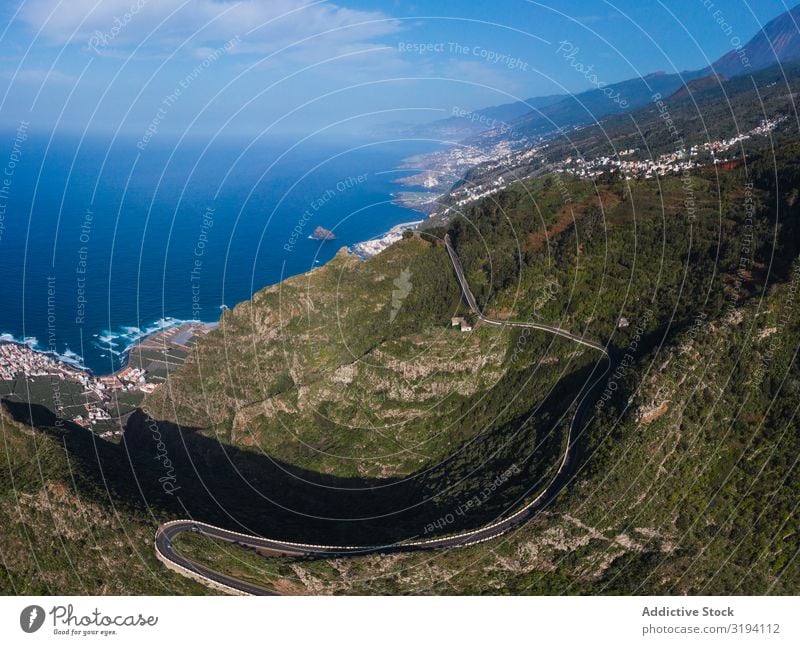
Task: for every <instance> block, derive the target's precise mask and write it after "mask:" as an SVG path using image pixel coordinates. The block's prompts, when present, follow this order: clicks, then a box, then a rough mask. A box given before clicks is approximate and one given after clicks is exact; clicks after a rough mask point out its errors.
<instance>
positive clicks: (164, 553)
mask: <svg viewBox="0 0 800 645" xmlns="http://www.w3.org/2000/svg"><path fill="white" fill-rule="evenodd" d="M444 242H445V246H446V248H447V252H448V254H449V255H450V261H451V262H452V264H453V269H454V271H455V274H456V278H457V279H458V282H459V285H460V286H461V292H462V295H463V297H464V301H465V302H466V303H467V306H468V307H469V308H470V310H471V311H472V313H473V314H474V315H475V316H476V317H477V318H478V319H479V320H480V321H482V322H483V323H484V324H488V325H493V326H498V327H527V328H530V329H538V330H541V331H544V332H547V333H550V334H554V335H556V336H561V337H563V338H567V339H569V340H572V341H574V342H576V343H579V344H581V345H584V346H586V347H590V348H592V349H595V350H597V351H599V352H600V353H601V354H602V356H603V359H604V360H605V362H606V368H605V370H603V372H602V373H601V374H599V375H598V377H597V378H596V379H595V380H594V381H592V383H591V384H589V385H587V386H584V388H583V390H582V391H581V393H580V394H579V396H580V400H579V401H578V405H577V406H576V408H575V414H574V415H573V417H572V420H571V422H570V424H569V429H568V434H567V443H566V449H565V450H564V455H563V457H562V459H561V463H560V464H559V468H558V470H557V471H556V473H555V475H554V476H553V478H552V479H551V481H550V483H549V484H548V485H547V486H546V487H545V488H544V490H543V491H542V492H540V493H539V494H538V495H537V496H536V497H535V498H534V499H532V500H530V501H528V502H526V503H525V504H524V505H523V506H522V507H521V508H519V509H518V510H517V511H515V512H514V513H513V514H511V515H509V516H508V517H505V518H502V519H500V520H498V521H496V522H493V523H491V524H487V525H486V526H483V527H481V528H478V529H474V530H472V531H463V532H461V533H456V534H454V535H447V536H444V537H438V538H431V539H428V540H410V541H405V542H402V543H399V544H388V545H375V546H329V545H320V544H301V543H296V542H285V541H282V540H272V539H269V538H263V537H258V536H255V535H246V534H244V533H237V532H235V531H228V530H226V529H222V528H219V527H216V526H212V525H210V524H205V523H203V522H196V521H192V520H176V521H173V522H167V523H165V524H162V525H161V526H159V527H158V530H157V531H156V539H155V548H156V551H157V553H158V555H159V557H160V558H162V559H164V560H167V561H169V563H171V564H172V565H173V566H174V567H176V568H177V570H178V571H179V572H180V573H183V574H184V575H189V576H191V577H200V578H201V579H203V580H204V581H207V582H211V583H215V584H216V585H222V587H223V588H225V589H227V590H230V591H232V592H236V593H243V594H248V595H277V594H275V592H273V591H269V590H267V589H263V588H262V587H259V586H257V585H254V584H251V583H249V582H247V581H244V580H239V579H237V578H233V577H230V576H226V575H223V574H221V573H218V572H216V571H214V570H213V569H209V568H208V567H204V566H203V565H201V564H198V563H197V562H194V561H193V560H190V559H189V558H187V557H185V556H183V555H181V554H180V553H178V552H177V551H176V550H175V548H174V546H173V542H174V539H175V537H176V536H177V535H179V534H180V533H184V532H190V531H193V532H196V533H200V534H203V535H207V536H209V537H213V538H216V539H219V540H223V541H225V542H229V543H233V544H238V545H240V546H244V547H249V548H252V549H257V550H258V551H259V552H260V553H262V554H264V555H272V556H306V557H308V556H310V557H320V558H322V557H333V556H342V555H347V556H356V555H365V554H368V553H397V552H408V551H422V550H430V549H442V548H448V547H459V546H467V545H470V544H477V543H479V542H485V541H486V540H491V539H493V538H496V537H498V536H500V535H502V534H503V533H506V532H507V531H509V530H511V529H512V528H514V527H516V526H519V525H520V524H523V523H525V522H527V521H528V520H529V519H531V517H533V516H534V515H535V514H536V512H537V511H539V510H540V509H541V508H542V507H544V506H546V505H547V504H548V503H549V502H550V501H551V500H552V499H553V498H554V497H555V496H556V495H557V494H558V493H559V492H560V491H561V490H562V488H563V487H564V485H565V484H566V483H567V482H568V481H569V479H570V477H571V466H572V465H573V463H574V458H575V450H574V449H573V448H574V443H575V439H576V437H577V436H578V435H579V430H580V427H581V423H582V421H583V418H584V416H585V414H586V411H587V410H588V409H589V407H590V406H591V404H592V401H593V397H592V396H591V394H592V393H593V392H594V391H595V390H596V389H597V386H598V385H599V384H600V383H601V382H602V380H603V378H604V377H605V375H606V374H607V373H608V372H609V370H610V369H611V358H610V356H609V353H608V350H607V349H606V348H605V347H604V346H603V345H601V344H600V343H597V342H595V341H592V340H589V339H587V338H584V337H583V336H579V335H577V334H573V333H572V332H570V331H568V330H566V329H561V328H560V327H554V326H552V325H543V324H539V323H533V322H513V321H500V320H493V319H491V318H487V317H486V316H484V315H483V312H481V310H480V309H479V307H478V305H477V302H476V301H475V297H474V296H473V294H472V291H471V290H470V288H469V285H468V284H467V280H466V278H465V277H464V270H463V268H462V266H461V262H460V260H459V259H458V255H456V252H455V250H454V249H453V247H452V244H451V243H450V237H449V236H447V235H446V236H445V240H444ZM598 365H599V362H598Z"/></svg>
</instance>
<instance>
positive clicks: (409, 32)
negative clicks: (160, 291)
mask: <svg viewBox="0 0 800 645" xmlns="http://www.w3.org/2000/svg"><path fill="white" fill-rule="evenodd" d="M791 6H792V3H791V2H784V1H783V0H748V1H744V0H715V1H714V2H712V1H711V0H664V1H660V0H648V1H647V2H641V1H640V0H615V1H614V2H611V1H604V0H568V1H567V0H544V1H542V2H533V1H529V0H491V1H487V0H470V1H468V2H467V1H464V0H441V1H426V2H421V1H416V2H403V1H399V0H386V1H383V2H381V1H377V0H341V1H339V2H316V1H313V0H241V1H239V2H234V1H229V0H23V1H22V2H16V0H3V2H2V3H0V40H1V41H2V43H1V45H0V59H2V66H1V67H0V70H1V71H0V128H2V129H12V130H13V129H15V128H17V127H18V126H19V124H20V123H22V122H26V123H28V124H29V125H28V127H29V129H30V131H32V132H42V133H47V134H52V133H77V134H79V135H90V134H92V133H115V134H124V135H126V136H132V137H135V138H136V139H137V142H138V144H139V146H140V149H146V147H147V146H149V145H150V143H151V142H152V141H153V140H155V139H157V138H158V137H165V136H184V135H185V136H190V135H195V134H197V135H204V136H205V135H208V134H209V133H211V134H215V135H217V136H224V135H230V136H239V135H244V136H254V135H263V136H269V135H274V136H281V135H284V134H287V133H289V134H292V135H293V136H297V135H300V136H306V135H309V134H315V133H316V134H318V135H322V136H324V135H326V134H331V135H335V134H339V133H352V134H359V133H361V134H365V133H368V132H374V131H375V130H376V129H377V130H380V127H381V124H384V123H394V122H425V121H431V120H435V119H437V118H443V117H447V116H450V114H452V113H453V111H454V110H455V109H462V110H464V109H466V110H474V109H478V108H481V107H485V106H489V105H496V104H502V103H508V102H511V101H514V100H521V99H526V98H529V97H533V96H539V95H546V94H554V93H565V92H577V91H581V90H585V89H590V88H591V84H590V81H589V80H587V77H586V74H582V73H578V72H577V71H576V70H575V66H574V63H575V62H576V61H577V62H579V63H581V65H583V66H584V67H586V66H588V65H592V66H593V67H592V70H593V73H594V74H595V77H594V78H595V80H596V81H601V82H603V83H613V82H616V81H621V80H625V79H628V78H632V77H635V76H639V75H645V74H648V73H652V72H655V71H659V70H663V71H666V72H678V71H683V70H690V69H698V68H701V67H704V66H706V65H708V64H709V63H710V62H712V61H714V60H715V59H716V58H718V57H719V56H721V55H722V54H724V53H725V52H727V51H728V50H730V49H732V48H733V47H734V46H735V45H736V44H737V43H739V42H740V43H742V44H744V43H746V42H747V41H748V40H749V39H750V38H751V37H752V36H753V35H754V34H755V33H756V32H757V30H758V29H759V28H760V27H761V26H762V25H763V24H764V23H766V22H767V21H769V20H770V19H772V18H774V17H775V16H777V15H779V14H780V13H782V12H784V11H786V10H788V9H789V8H790V7H791ZM567 51H568V52H572V58H567V57H566V56H565V55H564V54H565V52H567Z"/></svg>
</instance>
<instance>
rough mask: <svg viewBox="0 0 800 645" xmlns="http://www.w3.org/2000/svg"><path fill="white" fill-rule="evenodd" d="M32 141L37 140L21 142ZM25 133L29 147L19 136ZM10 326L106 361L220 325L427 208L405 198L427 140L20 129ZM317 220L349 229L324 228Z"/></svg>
mask: <svg viewBox="0 0 800 645" xmlns="http://www.w3.org/2000/svg"><path fill="white" fill-rule="evenodd" d="M20 139H22V140H20ZM15 140H17V146H16V148H14V142H15ZM3 141H4V142H6V148H7V150H9V151H12V150H16V152H15V153H14V154H13V155H12V156H10V157H9V162H8V164H6V166H5V168H4V170H3V171H0V172H3V173H4V178H5V180H6V181H5V184H4V187H5V192H4V193H3V195H2V196H0V208H2V220H0V271H1V272H2V281H0V302H1V303H2V308H0V339H6V340H17V341H20V342H27V343H28V344H30V345H31V346H33V347H35V348H37V349H41V350H45V351H55V352H57V353H58V354H60V355H61V356H62V357H64V358H65V359H67V360H70V361H73V362H75V363H76V364H80V365H82V366H85V367H87V368H89V369H91V370H92V371H94V372H95V373H97V374H107V373H110V372H112V371H114V370H116V369H118V367H119V366H120V362H121V361H122V360H123V359H124V356H125V352H126V349H127V348H129V347H130V346H131V344H132V343H135V342H136V341H137V340H138V339H139V338H141V337H142V336H143V335H145V334H147V333H149V332H152V331H154V330H156V329H158V328H159V327H163V326H168V325H173V324H176V323H177V322H178V321H184V320H202V321H205V322H214V321H216V320H217V319H218V318H219V315H220V310H221V308H222V307H225V306H227V307H232V306H234V305H235V304H236V303H238V302H241V301H242V300H246V299H247V298H249V297H250V296H251V295H252V294H253V293H254V292H255V291H257V290H259V289H260V288H262V287H264V286H266V285H269V284H274V283H276V282H278V281H280V280H281V279H283V278H285V277H288V276H291V275H295V274H298V273H302V272H304V271H307V270H309V269H310V268H312V267H314V266H319V265H320V264H324V263H325V262H327V261H328V260H329V259H330V258H331V257H333V255H334V254H335V253H336V252H337V251H338V250H339V249H340V248H341V247H342V246H349V245H351V244H353V243H355V242H359V241H363V240H367V239H371V238H373V237H375V236H378V235H381V234H382V233H384V232H386V231H387V230H388V229H389V228H391V227H392V226H394V225H395V224H399V223H401V222H407V221H413V220H418V219H422V217H423V215H422V214H420V213H417V212H414V211H411V210H408V209H405V208H402V207H400V206H398V205H396V204H394V203H392V195H391V194H392V192H393V191H397V190H398V188H399V187H398V186H397V185H396V184H394V183H393V180H395V179H397V178H399V177H401V176H402V175H403V172H408V171H398V170H396V168H397V167H398V165H399V163H400V162H401V161H402V160H403V159H404V158H406V157H408V156H410V155H414V154H419V153H421V152H427V151H430V150H433V149H434V144H429V143H427V142H420V141H411V142H391V143H386V142H381V143H374V142H357V141H352V140H335V139H326V140H320V139H318V138H315V139H314V140H309V141H306V142H303V143H299V144H298V143H297V142H293V141H288V140H272V141H268V142H261V141H259V142H255V143H254V142H253V141H251V140H249V139H242V140H236V139H227V140H225V141H219V140H211V139H209V140H191V141H188V140H182V141H181V140H169V141H167V140H153V141H150V142H149V143H148V145H147V146H146V147H145V148H144V149H143V150H142V149H140V148H138V147H137V145H136V143H137V142H136V141H135V140H131V139H128V138H124V137H118V138H114V137H112V136H111V135H109V136H108V137H93V138H91V139H90V138H84V139H81V138H80V137H79V136H74V137H72V136H60V137H58V138H52V139H51V138H50V137H49V136H40V135H37V134H36V133H34V132H31V131H29V132H27V133H26V134H25V136H23V137H19V135H18V133H16V132H13V131H12V132H5V133H3V134H2V138H0V142H3ZM3 159H5V155H0V164H2V163H3ZM317 226H322V227H324V228H326V229H329V230H331V231H332V232H333V233H334V234H335V236H336V239H335V240H328V241H317V240H312V239H309V237H308V236H309V235H310V234H311V233H312V232H313V231H314V229H315V228H316V227H317Z"/></svg>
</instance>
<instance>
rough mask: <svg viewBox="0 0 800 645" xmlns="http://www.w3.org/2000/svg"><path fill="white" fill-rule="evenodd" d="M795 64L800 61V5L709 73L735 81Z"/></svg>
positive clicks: (773, 21) (768, 26) (724, 57)
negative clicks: (765, 69) (736, 78)
mask: <svg viewBox="0 0 800 645" xmlns="http://www.w3.org/2000/svg"><path fill="white" fill-rule="evenodd" d="M795 61H800V5H797V6H795V7H794V8H793V9H790V10H789V11H787V12H785V13H782V14H781V15H780V16H778V17H777V18H773V19H772V20H770V21H769V22H768V23H767V24H766V25H764V27H763V29H761V31H759V32H758V33H757V34H756V35H755V36H754V37H753V38H751V39H750V41H749V42H748V43H747V44H746V45H744V46H743V47H739V48H736V49H732V50H731V51H729V52H728V53H727V54H725V55H724V56H722V57H721V58H720V59H719V60H717V61H716V62H715V63H714V64H713V65H711V67H710V68H709V71H711V70H713V71H714V72H716V73H717V74H721V75H723V76H727V77H732V76H739V75H741V74H749V73H751V72H755V71H757V70H759V69H764V68H765V67H770V66H771V65H776V64H777V63H790V62H795Z"/></svg>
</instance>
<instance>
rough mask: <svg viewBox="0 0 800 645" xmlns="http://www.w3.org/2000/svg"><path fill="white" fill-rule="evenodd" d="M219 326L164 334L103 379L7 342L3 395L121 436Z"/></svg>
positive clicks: (182, 327) (187, 326)
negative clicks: (126, 423)
mask: <svg viewBox="0 0 800 645" xmlns="http://www.w3.org/2000/svg"><path fill="white" fill-rule="evenodd" d="M214 327H215V325H214V324H206V323H199V322H190V323H182V324H176V325H175V326H172V327H169V328H166V329H160V330H158V331H157V332H155V333H153V334H150V335H148V336H145V337H144V338H142V339H141V340H139V341H138V342H137V343H136V345H134V346H133V347H131V348H130V349H129V350H128V352H127V353H126V356H125V360H124V365H123V367H122V368H121V369H119V370H117V371H116V372H114V373H112V374H108V375H103V376H97V375H94V374H93V373H92V372H90V371H89V370H87V369H85V368H83V367H81V366H80V365H76V364H73V363H71V362H67V361H65V360H63V359H62V358H61V357H59V356H56V355H55V354H52V353H47V352H42V351H38V350H36V349H33V348H32V347H30V346H29V345H27V344H25V343H18V342H11V341H3V342H0V396H2V397H3V398H6V399H9V400H12V401H23V402H28V403H31V404H37V405H42V406H44V407H46V408H48V409H50V410H52V411H54V412H55V413H56V415H57V416H58V417H59V418H62V419H64V420H67V421H71V422H73V423H76V424H78V425H80V426H83V427H85V428H90V429H92V430H93V431H95V432H97V433H98V434H100V436H101V437H103V438H112V437H115V436H119V435H121V433H122V427H123V421H124V420H125V418H126V417H127V415H128V414H130V413H131V412H132V411H133V410H134V409H135V408H136V406H138V405H139V404H140V403H141V401H142V399H143V398H144V396H145V395H146V394H149V393H151V392H153V391H154V390H155V389H156V388H157V387H159V385H161V384H162V383H163V382H164V381H166V378H167V376H168V374H169V373H170V372H171V371H172V370H174V369H175V368H176V367H178V366H180V365H182V364H183V362H184V361H185V360H186V358H187V357H188V355H189V354H190V352H191V350H192V347H193V346H194V344H195V343H196V342H197V340H198V339H199V338H200V337H202V336H204V335H205V334H207V333H208V332H209V331H211V330H212V329H213V328H214Z"/></svg>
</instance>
